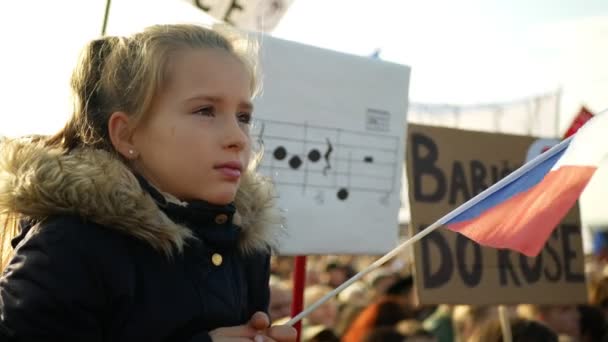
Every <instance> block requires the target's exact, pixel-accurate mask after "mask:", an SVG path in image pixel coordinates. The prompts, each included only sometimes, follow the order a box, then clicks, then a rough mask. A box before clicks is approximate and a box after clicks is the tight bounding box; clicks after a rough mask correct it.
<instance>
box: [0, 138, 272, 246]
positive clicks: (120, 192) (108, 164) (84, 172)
mask: <svg viewBox="0 0 608 342" xmlns="http://www.w3.org/2000/svg"><path fill="white" fill-rule="evenodd" d="M275 198H276V196H275V194H274V191H273V188H272V185H271V183H270V182H269V181H268V180H267V179H266V178H264V177H262V176H260V175H257V174H255V172H253V171H248V172H246V173H244V175H243V179H242V180H241V186H240V188H239V191H238V193H237V196H236V200H235V206H236V214H235V223H237V224H238V225H240V226H241V227H242V233H241V237H240V239H239V248H240V249H241V251H243V252H244V253H251V252H254V251H260V250H268V248H269V247H270V248H272V249H275V250H276V248H277V242H278V238H279V235H280V234H281V233H282V232H283V224H282V223H283V219H282V217H281V215H280V212H279V210H278V209H277V208H276V206H275V204H276V203H275ZM59 214H72V215H79V216H81V217H86V218H87V219H89V220H91V221H93V222H95V223H98V224H101V225H103V226H106V227H108V228H111V229H117V230H120V231H122V232H124V233H126V234H129V235H132V236H135V237H137V238H139V239H141V240H144V241H146V242H147V243H149V244H150V245H151V246H153V247H154V248H155V249H157V250H159V251H161V252H163V253H165V254H167V255H169V256H170V255H172V253H173V251H174V250H177V251H179V252H181V251H182V250H183V247H184V244H185V243H186V240H187V239H189V238H192V232H191V231H190V230H189V229H188V228H186V227H184V226H181V225H179V224H176V223H175V222H173V221H171V219H169V218H168V217H167V216H166V215H165V214H164V213H163V212H162V211H161V210H160V209H159V208H158V206H157V204H156V202H155V201H154V200H153V199H152V197H151V196H150V195H149V194H148V193H147V192H146V191H144V190H143V189H142V188H141V186H140V184H139V182H138V181H137V178H136V177H135V176H134V174H133V173H132V172H131V171H130V170H129V169H128V168H127V167H126V166H125V165H124V164H123V162H121V161H120V160H118V159H117V157H115V156H113V155H112V154H110V153H108V152H105V151H102V150H92V149H81V150H75V151H73V152H71V153H69V154H64V153H62V151H61V150H59V149H55V148H49V147H45V146H43V145H42V143H38V142H32V141H30V140H26V139H4V140H0V215H17V217H24V218H25V217H27V218H31V219H34V220H42V219H44V218H46V217H49V216H52V215H59Z"/></svg>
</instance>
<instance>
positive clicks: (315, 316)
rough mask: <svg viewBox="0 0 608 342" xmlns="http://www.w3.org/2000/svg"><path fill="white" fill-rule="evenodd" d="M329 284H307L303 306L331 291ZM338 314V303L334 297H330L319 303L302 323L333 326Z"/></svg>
mask: <svg viewBox="0 0 608 342" xmlns="http://www.w3.org/2000/svg"><path fill="white" fill-rule="evenodd" d="M331 290H332V289H331V288H330V287H329V286H324V285H313V286H309V287H307V288H306V289H305V290H304V307H309V306H311V305H312V304H314V303H316V302H317V301H318V300H319V299H321V298H323V296H325V295H327V294H328V293H329V292H331ZM337 314H338V304H337V303H336V299H335V298H331V299H329V300H328V301H326V302H325V303H323V304H321V306H319V307H318V308H317V309H315V310H314V311H313V312H311V313H310V314H309V315H308V316H307V317H306V318H305V321H304V323H305V324H306V325H322V326H325V327H329V328H333V326H334V325H335V324H336V317H337Z"/></svg>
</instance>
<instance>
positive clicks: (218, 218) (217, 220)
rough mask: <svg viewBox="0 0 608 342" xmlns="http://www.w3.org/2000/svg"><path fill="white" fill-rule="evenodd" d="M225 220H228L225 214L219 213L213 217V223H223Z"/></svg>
mask: <svg viewBox="0 0 608 342" xmlns="http://www.w3.org/2000/svg"><path fill="white" fill-rule="evenodd" d="M226 221H228V215H226V214H219V215H217V216H216V217H215V223H217V224H224V223H226Z"/></svg>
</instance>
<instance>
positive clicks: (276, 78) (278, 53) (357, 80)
mask: <svg viewBox="0 0 608 342" xmlns="http://www.w3.org/2000/svg"><path fill="white" fill-rule="evenodd" d="M258 39H259V40H260V42H261V54H260V59H261V64H262V65H261V67H262V72H263V75H264V79H263V93H262V95H261V96H259V97H258V98H257V99H256V101H255V117H256V125H255V127H254V131H253V139H254V140H257V141H259V142H260V143H262V144H263V146H264V151H265V154H264V159H263V160H262V163H261V165H260V168H259V170H260V172H262V173H263V174H266V175H268V176H271V177H272V179H273V180H274V182H275V184H276V185H277V188H278V192H279V203H280V206H281V208H283V209H284V210H285V216H286V219H287V230H288V234H287V236H286V237H285V239H284V240H283V241H282V247H281V250H280V252H281V254H286V255H298V254H325V253H331V254H381V253H384V252H386V251H388V250H389V249H391V248H393V247H394V246H395V245H396V243H397V237H398V226H399V224H398V212H399V207H400V200H401V198H400V197H401V175H402V165H403V155H404V133H405V125H406V112H407V98H408V85H409V74H410V69H409V67H406V66H403V65H397V64H392V63H388V62H383V61H378V60H374V59H370V58H364V57H357V56H351V55H346V54H342V53H338V52H333V51H329V50H323V49H320V48H315V47H311V46H306V45H301V44H296V43H292V42H287V41H283V40H279V39H276V38H272V37H266V36H264V37H259V38H258Z"/></svg>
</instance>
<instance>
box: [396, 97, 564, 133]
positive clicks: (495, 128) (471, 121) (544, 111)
mask: <svg viewBox="0 0 608 342" xmlns="http://www.w3.org/2000/svg"><path fill="white" fill-rule="evenodd" d="M560 93H561V92H560V91H556V92H554V93H550V94H545V95H541V96H535V97H530V98H526V99H522V100H519V101H513V102H509V103H497V104H481V105H466V106H458V105H440V104H423V103H411V105H410V108H409V112H408V121H409V122H412V123H417V124H422V125H432V126H442V127H449V128H460V129H467V130H474V131H483V132H493V133H506V134H521V135H531V136H539V137H546V138H555V137H558V136H560V132H559V128H558V124H559V122H558V116H559V104H560Z"/></svg>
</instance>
